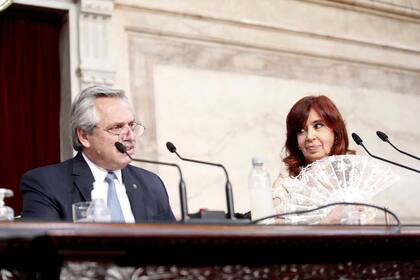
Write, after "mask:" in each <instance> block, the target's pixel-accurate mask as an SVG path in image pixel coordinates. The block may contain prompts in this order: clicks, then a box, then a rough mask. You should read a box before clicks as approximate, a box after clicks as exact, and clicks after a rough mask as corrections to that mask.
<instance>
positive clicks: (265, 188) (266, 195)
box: [248, 157, 274, 224]
mask: <svg viewBox="0 0 420 280" xmlns="http://www.w3.org/2000/svg"><path fill="white" fill-rule="evenodd" d="M252 166H253V167H252V170H251V173H250V174H249V179H248V183H249V193H250V204H251V218H252V220H257V219H259V218H263V217H267V216H270V215H273V214H274V207H273V200H272V194H271V181H270V175H269V174H268V172H267V170H266V169H265V167H264V161H263V159H262V158H261V157H254V158H252ZM261 223H263V224H271V223H274V219H273V218H271V219H267V220H264V221H261Z"/></svg>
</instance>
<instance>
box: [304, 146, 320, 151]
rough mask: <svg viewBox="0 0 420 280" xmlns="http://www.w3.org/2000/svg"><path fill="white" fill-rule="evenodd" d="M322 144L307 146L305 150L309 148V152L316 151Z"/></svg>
mask: <svg viewBox="0 0 420 280" xmlns="http://www.w3.org/2000/svg"><path fill="white" fill-rule="evenodd" d="M320 147H321V146H319V145H317V146H305V150H307V151H308V152H311V153H314V152H317V151H318V150H319V149H320Z"/></svg>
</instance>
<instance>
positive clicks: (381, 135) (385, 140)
mask: <svg viewBox="0 0 420 280" xmlns="http://www.w3.org/2000/svg"><path fill="white" fill-rule="evenodd" d="M376 135H378V137H379V138H381V140H382V141H384V142H387V143H388V144H389V145H391V146H392V147H393V148H394V149H395V150H397V151H398V152H400V153H402V154H404V155H407V156H409V157H412V158H415V159H417V160H420V158H419V157H416V156H414V155H412V154H409V153H407V152H404V151H402V150H400V149H398V148H397V147H395V146H394V145H393V144H392V143H391V141H389V139H388V135H386V134H385V133H383V132H382V131H376Z"/></svg>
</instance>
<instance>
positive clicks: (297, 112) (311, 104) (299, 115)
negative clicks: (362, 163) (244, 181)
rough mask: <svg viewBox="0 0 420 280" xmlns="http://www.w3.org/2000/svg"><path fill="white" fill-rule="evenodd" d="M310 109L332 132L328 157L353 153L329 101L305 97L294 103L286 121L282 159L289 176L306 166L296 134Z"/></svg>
mask: <svg viewBox="0 0 420 280" xmlns="http://www.w3.org/2000/svg"><path fill="white" fill-rule="evenodd" d="M311 109H313V110H315V112H317V113H318V115H319V116H320V117H321V119H322V121H324V122H325V124H326V125H327V126H328V127H329V128H331V129H332V130H333V132H334V137H335V141H334V145H333V146H332V148H331V152H330V155H345V154H347V153H354V152H353V151H350V150H349V149H348V146H349V139H348V136H347V130H346V125H345V123H344V120H343V118H342V117H341V114H340V112H339V111H338V109H337V107H336V106H335V105H334V103H333V102H332V101H331V99H329V98H328V97H326V96H324V95H320V96H306V97H304V98H302V99H300V100H299V101H298V102H296V104H295V105H294V106H293V107H292V109H290V112H289V114H288V115H287V119H286V126H287V139H286V144H285V147H286V153H287V156H286V157H285V158H284V159H283V162H284V163H285V164H286V166H287V168H288V171H289V175H290V176H297V175H298V174H299V172H300V171H301V169H302V167H304V166H306V165H307V164H308V162H307V161H306V159H305V157H304V156H303V154H302V152H301V151H300V150H299V146H298V142H297V133H298V132H299V131H300V130H301V129H302V128H303V127H304V126H305V123H306V121H307V119H308V116H309V111H310V110H311Z"/></svg>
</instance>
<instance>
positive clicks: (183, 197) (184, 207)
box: [115, 142, 188, 221]
mask: <svg viewBox="0 0 420 280" xmlns="http://www.w3.org/2000/svg"><path fill="white" fill-rule="evenodd" d="M115 147H116V148H117V150H118V151H119V152H120V153H122V154H126V155H127V156H128V157H129V158H130V159H131V160H133V161H138V162H145V163H151V164H162V165H167V166H173V167H176V168H177V169H178V172H179V197H180V202H181V218H182V221H186V220H187V219H188V204H187V188H186V186H185V182H184V179H183V176H182V171H181V168H180V167H179V165H178V164H175V163H168V162H161V161H153V160H147V159H139V158H132V157H131V156H130V155H129V154H128V153H127V148H126V147H125V146H124V144H122V143H120V142H115Z"/></svg>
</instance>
